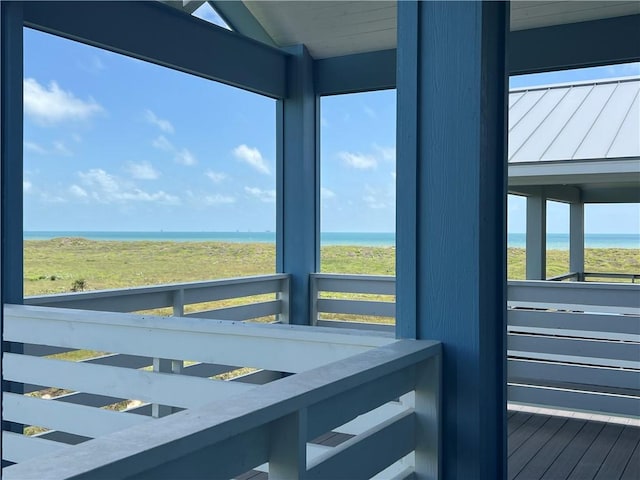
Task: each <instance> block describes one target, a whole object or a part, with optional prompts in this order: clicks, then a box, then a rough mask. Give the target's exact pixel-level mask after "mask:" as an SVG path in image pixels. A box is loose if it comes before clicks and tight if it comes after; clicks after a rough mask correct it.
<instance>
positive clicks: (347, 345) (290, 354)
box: [5, 305, 393, 372]
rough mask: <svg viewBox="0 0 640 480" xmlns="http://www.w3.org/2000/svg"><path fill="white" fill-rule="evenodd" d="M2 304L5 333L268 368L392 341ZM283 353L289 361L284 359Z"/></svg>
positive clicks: (301, 365)
mask: <svg viewBox="0 0 640 480" xmlns="http://www.w3.org/2000/svg"><path fill="white" fill-rule="evenodd" d="M5 309H8V312H9V315H8V318H9V321H7V322H6V326H5V338H6V339H15V340H16V341H28V342H30V343H47V342H48V343H55V344H56V345H60V346H68V347H73V348H87V349H93V350H98V351H107V352H119V353H125V354H134V355H142V356H149V357H154V358H173V359H185V360H192V361H200V362H204V363H214V364H217V363H221V364H225V365H241V366H244V365H249V366H252V367H256V368H264V369H267V370H274V371H289V370H293V371H294V372H299V371H302V370H307V369H311V368H315V367H318V366H320V365H324V364H326V363H329V362H332V361H336V360H339V359H343V358H347V357H349V356H351V355H354V354H357V353H362V352H363V351H365V350H368V349H369V348H371V347H375V346H380V345H385V344H388V343H390V342H393V339H389V338H386V337H384V336H382V335H377V334H376V333H375V332H372V333H371V334H369V335H366V336H364V335H362V334H361V333H357V332H350V331H347V330H343V331H340V332H336V331H335V330H332V329H320V328H313V329H311V328H310V327H302V326H294V325H274V324H272V325H260V324H246V323H230V322H224V321H216V320H205V319H197V318H179V319H178V318H171V317H169V318H166V317H152V316H139V315H130V314H114V313H109V312H91V314H87V312H84V311H78V310H70V309H55V308H45V309H42V307H28V306H14V305H10V306H5ZM34 309H35V310H34ZM273 352H277V354H276V355H274V354H273ZM291 358H295V359H296V361H295V362H291V360H290V359H291Z"/></svg>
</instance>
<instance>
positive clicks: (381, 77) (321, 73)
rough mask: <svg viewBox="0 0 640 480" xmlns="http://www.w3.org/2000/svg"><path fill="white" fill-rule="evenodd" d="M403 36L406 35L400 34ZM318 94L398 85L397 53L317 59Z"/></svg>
mask: <svg viewBox="0 0 640 480" xmlns="http://www.w3.org/2000/svg"><path fill="white" fill-rule="evenodd" d="M399 34H400V35H401V34H402V32H399ZM315 70H316V94H318V95H336V94H343V93H354V92H361V91H363V90H366V91H371V90H384V89H389V88H395V86H396V50H395V49H391V50H381V51H378V52H369V53H358V54H354V55H345V56H342V57H333V58H325V59H321V60H316V62H315Z"/></svg>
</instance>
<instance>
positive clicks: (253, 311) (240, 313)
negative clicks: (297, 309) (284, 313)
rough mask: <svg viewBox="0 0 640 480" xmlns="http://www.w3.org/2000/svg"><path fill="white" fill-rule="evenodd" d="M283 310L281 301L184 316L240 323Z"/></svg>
mask: <svg viewBox="0 0 640 480" xmlns="http://www.w3.org/2000/svg"><path fill="white" fill-rule="evenodd" d="M281 310H282V303H281V301H280V300H272V301H270V302H259V303H251V304H249V305H239V306H236V307H227V308H216V309H213V310H206V311H201V312H193V313H188V314H186V315H184V316H185V317H194V318H211V319H215V320H230V321H235V322H240V321H243V320H250V319H252V318H260V317H268V316H271V315H278V314H279V313H280V312H281Z"/></svg>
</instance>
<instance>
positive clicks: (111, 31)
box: [24, 1, 287, 98]
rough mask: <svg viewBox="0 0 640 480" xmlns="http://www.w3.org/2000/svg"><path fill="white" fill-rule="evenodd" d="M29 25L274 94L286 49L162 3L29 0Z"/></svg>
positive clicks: (280, 93)
mask: <svg viewBox="0 0 640 480" xmlns="http://www.w3.org/2000/svg"><path fill="white" fill-rule="evenodd" d="M24 22H25V25H26V26H29V27H32V28H35V29H38V30H42V31H44V32H48V33H53V34H56V35H60V36H63V37H66V38H70V39H72V40H77V41H80V42H84V43H88V44H90V45H94V46H97V47H101V48H105V49H107V50H111V51H114V52H118V53H122V54H125V55H129V56H132V57H134V58H138V59H141V60H145V61H149V62H152V63H156V64H158V65H162V66H165V67H169V68H173V69H176V70H180V71H183V72H186V73H191V74H194V75H198V76H200V77H203V78H207V79H210V80H216V81H219V82H222V83H226V84H228V85H233V86H235V87H239V88H243V89H246V90H249V91H252V92H255V93H260V94H263V95H267V96H270V97H273V98H283V97H284V96H285V94H286V83H285V65H286V57H287V55H286V53H284V52H282V51H280V50H278V49H275V48H272V47H269V46H267V45H264V44H263V43H260V42H257V41H255V40H252V39H250V38H247V37H244V36H243V35H240V34H238V33H234V32H230V31H228V30H226V29H224V28H221V27H217V26H216V25H212V24H210V23H208V22H205V21H204V20H200V19H199V18H196V17H193V16H191V15H188V14H186V13H184V12H180V11H179V10H177V9H175V8H172V7H170V6H168V5H163V4H161V3H160V2H120V1H105V2H102V1H94V2H74V1H63V2H47V1H42V2H25V4H24Z"/></svg>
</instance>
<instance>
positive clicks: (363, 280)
mask: <svg viewBox="0 0 640 480" xmlns="http://www.w3.org/2000/svg"><path fill="white" fill-rule="evenodd" d="M311 278H312V279H313V280H314V281H315V282H316V285H317V289H318V291H319V292H340V293H370V294H375V295H395V293H396V287H395V283H396V279H395V277H393V276H391V275H389V276H385V275H344V274H330V273H315V274H312V275H311Z"/></svg>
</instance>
